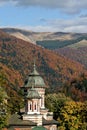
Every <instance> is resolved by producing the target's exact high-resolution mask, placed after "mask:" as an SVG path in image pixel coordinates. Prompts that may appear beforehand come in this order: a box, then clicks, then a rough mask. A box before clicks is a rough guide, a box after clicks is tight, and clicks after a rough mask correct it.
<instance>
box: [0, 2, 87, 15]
mask: <svg viewBox="0 0 87 130" xmlns="http://www.w3.org/2000/svg"><path fill="white" fill-rule="evenodd" d="M2 2H4V3H5V2H10V3H12V2H13V4H14V5H16V6H24V7H30V6H35V7H38V6H39V7H43V8H50V9H58V10H59V11H61V12H64V13H67V14H77V13H80V12H81V11H82V10H83V9H85V10H87V0H0V4H1V3H2Z"/></svg>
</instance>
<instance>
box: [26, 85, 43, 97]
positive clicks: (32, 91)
mask: <svg viewBox="0 0 87 130" xmlns="http://www.w3.org/2000/svg"><path fill="white" fill-rule="evenodd" d="M26 98H28V99H35V98H36V99H39V98H41V97H40V95H39V93H38V92H37V91H36V90H35V88H33V87H32V88H31V89H30V90H29V91H28V94H27V96H26Z"/></svg>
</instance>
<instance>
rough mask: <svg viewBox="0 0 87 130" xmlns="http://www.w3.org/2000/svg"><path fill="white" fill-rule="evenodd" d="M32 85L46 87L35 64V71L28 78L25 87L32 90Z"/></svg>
mask: <svg viewBox="0 0 87 130" xmlns="http://www.w3.org/2000/svg"><path fill="white" fill-rule="evenodd" d="M32 85H33V86H34V87H45V86H46V85H45V83H44V80H43V78H42V77H41V76H40V74H39V73H38V72H37V70H36V66H35V64H34V70H33V72H32V73H31V74H29V77H28V79H27V81H26V82H25V86H24V87H30V88H31V87H32Z"/></svg>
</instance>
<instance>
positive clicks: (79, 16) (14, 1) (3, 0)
mask: <svg viewBox="0 0 87 130" xmlns="http://www.w3.org/2000/svg"><path fill="white" fill-rule="evenodd" d="M5 27H11V28H20V29H25V30H31V31H35V32H77V33H87V0H0V28H5Z"/></svg>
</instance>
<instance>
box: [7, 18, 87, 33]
mask: <svg viewBox="0 0 87 130" xmlns="http://www.w3.org/2000/svg"><path fill="white" fill-rule="evenodd" d="M8 27H10V26H8ZM13 27H15V28H21V29H25V30H31V31H35V32H77V33H87V18H86V17H82V18H81V17H77V18H75V19H71V20H70V19H68V20H65V19H52V20H46V21H45V25H44V26H43V25H36V26H28V25H27V26H23V25H17V26H13Z"/></svg>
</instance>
